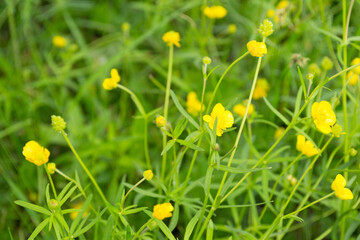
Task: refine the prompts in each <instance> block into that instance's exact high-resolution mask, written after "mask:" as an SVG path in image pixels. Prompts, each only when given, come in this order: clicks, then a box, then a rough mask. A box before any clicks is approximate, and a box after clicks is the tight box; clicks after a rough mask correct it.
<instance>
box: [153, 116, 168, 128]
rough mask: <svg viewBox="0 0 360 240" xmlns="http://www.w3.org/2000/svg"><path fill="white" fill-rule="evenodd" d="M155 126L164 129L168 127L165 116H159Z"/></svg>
mask: <svg viewBox="0 0 360 240" xmlns="http://www.w3.org/2000/svg"><path fill="white" fill-rule="evenodd" d="M155 124H156V126H157V127H164V126H165V125H166V119H165V118H164V117H163V116H157V117H156V118H155Z"/></svg>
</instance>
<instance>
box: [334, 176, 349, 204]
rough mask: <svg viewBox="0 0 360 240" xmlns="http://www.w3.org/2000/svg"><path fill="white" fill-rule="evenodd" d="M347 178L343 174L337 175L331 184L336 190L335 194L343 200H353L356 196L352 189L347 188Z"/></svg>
mask: <svg viewBox="0 0 360 240" xmlns="http://www.w3.org/2000/svg"><path fill="white" fill-rule="evenodd" d="M345 186H346V180H345V178H344V177H343V176H342V175H341V174H338V175H336V178H335V180H334V181H333V182H332V184H331V189H332V190H334V191H335V196H337V197H338V198H340V199H341V200H351V199H353V198H354V196H353V193H352V192H351V190H350V189H348V188H345Z"/></svg>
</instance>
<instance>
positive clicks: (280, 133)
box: [274, 127, 285, 140]
mask: <svg viewBox="0 0 360 240" xmlns="http://www.w3.org/2000/svg"><path fill="white" fill-rule="evenodd" d="M284 131H285V128H283V127H279V128H277V129H276V130H275V133H274V139H275V140H276V139H278V138H279V137H280V136H281V135H282V134H283V132H284Z"/></svg>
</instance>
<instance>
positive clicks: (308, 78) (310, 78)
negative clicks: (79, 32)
mask: <svg viewBox="0 0 360 240" xmlns="http://www.w3.org/2000/svg"><path fill="white" fill-rule="evenodd" d="M305 78H306V79H307V80H309V81H310V82H311V83H312V82H313V79H314V74H312V73H308V74H306V76H305Z"/></svg>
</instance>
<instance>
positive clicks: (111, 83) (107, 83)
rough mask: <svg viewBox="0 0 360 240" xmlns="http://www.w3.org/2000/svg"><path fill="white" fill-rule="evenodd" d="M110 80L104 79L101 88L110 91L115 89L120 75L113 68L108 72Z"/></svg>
mask: <svg viewBox="0 0 360 240" xmlns="http://www.w3.org/2000/svg"><path fill="white" fill-rule="evenodd" d="M110 76H111V78H105V80H104V82H103V88H104V89H105V90H112V89H114V88H116V87H117V84H118V82H120V79H121V78H120V75H119V72H118V71H117V70H116V69H115V68H113V69H111V71H110Z"/></svg>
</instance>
